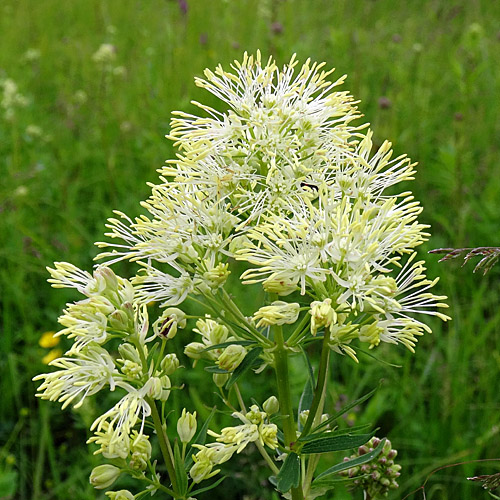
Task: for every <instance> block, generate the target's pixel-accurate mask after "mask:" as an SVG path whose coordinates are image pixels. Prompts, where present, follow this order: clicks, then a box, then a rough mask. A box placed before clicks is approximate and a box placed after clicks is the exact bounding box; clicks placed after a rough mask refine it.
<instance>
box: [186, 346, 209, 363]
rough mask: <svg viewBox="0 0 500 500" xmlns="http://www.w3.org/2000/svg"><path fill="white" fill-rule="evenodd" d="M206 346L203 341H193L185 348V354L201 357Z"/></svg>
mask: <svg viewBox="0 0 500 500" xmlns="http://www.w3.org/2000/svg"><path fill="white" fill-rule="evenodd" d="M206 347H207V346H206V345H204V344H202V343H201V342H191V343H190V344H188V345H187V346H186V347H185V348H184V354H185V355H186V356H187V357H188V358H191V359H200V358H201V356H202V352H203V350H204V349H205V348H206Z"/></svg>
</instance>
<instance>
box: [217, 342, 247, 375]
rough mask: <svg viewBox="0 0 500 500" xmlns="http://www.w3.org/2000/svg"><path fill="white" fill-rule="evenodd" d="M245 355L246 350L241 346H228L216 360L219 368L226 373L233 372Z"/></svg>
mask: <svg viewBox="0 0 500 500" xmlns="http://www.w3.org/2000/svg"><path fill="white" fill-rule="evenodd" d="M246 354H247V350H246V349H245V348H244V347H243V346H242V345H230V346H228V347H226V348H225V349H224V351H223V353H222V354H221V355H220V357H219V359H218V360H217V364H218V365H219V368H222V369H223V370H226V371H228V372H233V371H234V370H236V368H238V366H239V365H240V363H241V362H242V361H243V359H244V358H245V356H246Z"/></svg>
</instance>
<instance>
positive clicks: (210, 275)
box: [203, 262, 231, 290]
mask: <svg viewBox="0 0 500 500" xmlns="http://www.w3.org/2000/svg"><path fill="white" fill-rule="evenodd" d="M230 274H231V271H230V270H229V264H228V263H225V264H223V263H222V262H220V263H219V264H217V265H216V266H215V267H213V268H211V269H209V270H208V271H206V272H204V273H203V279H204V281H205V283H206V284H207V285H208V286H209V288H211V289H212V290H215V289H217V288H219V287H221V286H222V285H223V284H224V283H225V282H226V280H227V278H228V277H229V275H230Z"/></svg>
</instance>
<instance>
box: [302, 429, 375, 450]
mask: <svg viewBox="0 0 500 500" xmlns="http://www.w3.org/2000/svg"><path fill="white" fill-rule="evenodd" d="M374 434H375V433H372V434H354V435H350V434H345V435H342V436H325V437H321V438H318V439H314V440H313V441H308V442H307V443H306V444H305V445H304V446H303V447H302V449H301V452H302V453H304V454H308V455H309V454H313V453H328V452H330V451H340V450H350V449H351V448H356V447H358V446H361V445H362V444H365V443H366V442H367V441H368V440H369V439H370V438H371V437H372V436H373V435H374Z"/></svg>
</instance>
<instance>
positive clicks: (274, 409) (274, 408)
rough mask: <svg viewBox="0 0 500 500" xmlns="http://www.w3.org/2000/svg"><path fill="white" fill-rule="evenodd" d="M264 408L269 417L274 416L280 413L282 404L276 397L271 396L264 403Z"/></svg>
mask: <svg viewBox="0 0 500 500" xmlns="http://www.w3.org/2000/svg"><path fill="white" fill-rule="evenodd" d="M262 408H263V409H264V411H265V412H266V413H267V414H268V415H273V414H274V413H278V412H279V410H280V404H279V401H278V399H277V398H276V396H271V397H269V398H267V399H266V400H265V401H264V404H263V405H262Z"/></svg>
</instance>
